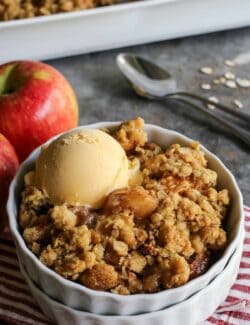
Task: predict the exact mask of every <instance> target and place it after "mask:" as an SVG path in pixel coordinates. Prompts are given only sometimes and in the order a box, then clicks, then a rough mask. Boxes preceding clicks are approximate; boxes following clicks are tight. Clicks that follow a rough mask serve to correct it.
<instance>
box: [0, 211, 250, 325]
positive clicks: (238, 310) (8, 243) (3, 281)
mask: <svg viewBox="0 0 250 325" xmlns="http://www.w3.org/2000/svg"><path fill="white" fill-rule="evenodd" d="M244 211H245V229H246V238H245V241H244V250H243V254H242V258H241V263H240V269H239V273H238V277H237V280H236V282H235V284H234V285H233V286H232V288H231V290H230V292H229V296H228V297H227V299H226V301H225V302H224V303H223V304H222V305H221V306H219V307H218V308H217V310H216V311H215V313H214V314H213V315H212V316H211V317H209V318H208V319H207V320H206V321H205V322H204V325H211V324H217V325H226V324H227V325H243V324H244V325H246V324H250V208H248V207H245V208H244ZM0 320H4V321H6V322H7V323H9V324H15V325H28V324H29V325H33V324H36V325H39V324H41V325H42V324H43V325H44V324H52V322H51V321H50V320H49V319H48V318H47V317H46V316H45V315H44V314H43V312H42V311H41V309H40V307H39V306H38V305H37V304H36V302H35V301H34V299H33V297H32V296H31V293H30V291H29V288H28V286H27V285H26V283H25V281H24V279H23V277H22V275H21V273H20V271H19V267H18V261H17V257H16V253H15V247H14V244H13V242H12V240H11V239H6V238H0Z"/></svg>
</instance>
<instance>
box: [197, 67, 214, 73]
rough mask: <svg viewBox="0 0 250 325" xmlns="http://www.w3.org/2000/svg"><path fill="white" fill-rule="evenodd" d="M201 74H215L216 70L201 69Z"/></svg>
mask: <svg viewBox="0 0 250 325" xmlns="http://www.w3.org/2000/svg"><path fill="white" fill-rule="evenodd" d="M200 72H201V73H204V74H213V72H214V70H213V68H210V67H202V68H200Z"/></svg>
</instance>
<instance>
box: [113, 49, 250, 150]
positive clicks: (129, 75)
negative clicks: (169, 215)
mask: <svg viewBox="0 0 250 325" xmlns="http://www.w3.org/2000/svg"><path fill="white" fill-rule="evenodd" d="M116 60H117V65H118V67H119V69H120V70H121V72H122V73H123V75H124V76H125V77H126V79H127V80H128V81H129V83H130V84H131V86H132V88H133V89H134V91H135V92H136V93H137V95H139V96H141V97H145V98H149V99H155V100H163V99H175V100H179V101H182V102H184V103H186V104H189V105H191V106H192V107H194V108H196V109H199V110H201V111H202V112H203V113H204V114H206V115H207V116H209V117H210V118H212V119H214V120H216V121H217V122H218V121H219V122H220V125H222V126H223V127H224V129H226V130H227V131H228V132H230V133H232V134H233V135H235V136H237V137H238V138H240V139H241V140H242V141H244V142H245V143H246V144H247V145H249V146H250V124H249V122H250V115H248V114H245V113H244V112H238V111H236V110H233V109H232V108H230V107H227V106H225V105H221V104H219V103H214V102H213V101H211V100H209V99H207V98H204V97H201V96H198V95H195V94H192V93H187V92H177V86H176V82H175V80H174V79H173V78H172V77H171V75H170V74H169V73H168V72H167V71H166V70H164V69H163V68H161V67H159V66H158V65H156V64H154V63H152V62H150V61H148V60H146V59H144V58H142V57H139V56H135V55H133V54H127V53H120V54H119V55H118V56H117V59H116ZM194 101H196V102H197V101H198V102H199V103H202V104H210V105H213V106H215V107H216V108H217V109H218V110H220V111H223V112H224V113H227V114H228V116H231V117H232V116H233V117H234V118H237V119H238V121H239V122H241V123H242V124H246V130H244V129H243V126H242V125H241V126H239V125H237V124H236V123H232V122H230V121H228V120H227V119H226V118H224V117H222V116H221V115H220V116H219V115H217V114H216V112H212V111H211V110H208V109H207V108H205V107H204V106H201V105H199V106H198V105H197V103H194ZM224 116H225V114H224Z"/></svg>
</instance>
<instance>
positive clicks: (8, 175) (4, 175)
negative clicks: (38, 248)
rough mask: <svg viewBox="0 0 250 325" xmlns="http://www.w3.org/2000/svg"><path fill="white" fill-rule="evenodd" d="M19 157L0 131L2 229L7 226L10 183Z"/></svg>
mask: <svg viewBox="0 0 250 325" xmlns="http://www.w3.org/2000/svg"><path fill="white" fill-rule="evenodd" d="M18 165H19V163H18V158H17V155H16V152H15V149H14V148H13V146H12V145H11V144H10V142H9V141H8V140H7V139H6V138H5V137H4V136H3V135H2V134H1V133H0V231H1V230H2V229H3V228H4V226H6V224H7V222H6V220H7V218H6V213H5V212H6V211H5V205H6V200H7V197H8V190H9V184H10V182H11V180H12V178H13V176H14V175H15V173H16V170H17V168H18Z"/></svg>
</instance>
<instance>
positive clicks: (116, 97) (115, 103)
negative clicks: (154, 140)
mask: <svg viewBox="0 0 250 325" xmlns="http://www.w3.org/2000/svg"><path fill="white" fill-rule="evenodd" d="M123 51H127V52H133V53H137V54H139V55H143V56H145V57H148V58H150V59H152V60H155V61H156V62H158V63H159V64H161V65H162V66H163V67H165V68H167V69H168V70H169V71H170V72H171V73H172V75H173V76H174V77H175V78H176V80H177V83H178V86H179V88H180V89H181V90H187V91H192V92H196V93H202V94H204V95H210V96H214V95H215V96H217V97H218V98H219V99H220V100H221V101H222V102H224V103H226V104H231V103H232V100H233V99H234V98H238V99H240V100H241V101H242V102H243V103H244V110H246V111H247V110H248V112H249V114H250V96H249V95H250V89H249V88H248V89H236V90H235V89H233V90H231V89H228V88H225V87H224V86H216V88H215V89H213V90H211V91H209V92H208V91H207V92H205V91H201V90H200V83H201V82H202V81H204V82H206V81H208V80H211V77H210V76H205V75H202V74H200V73H199V72H198V70H199V68H200V67H202V66H212V67H214V68H215V69H216V72H217V73H223V72H224V70H225V71H226V70H231V71H233V72H236V73H237V76H239V77H245V78H249V79H250V63H248V64H245V65H241V66H238V67H235V68H232V69H226V67H225V65H224V64H223V61H224V59H231V58H234V57H236V56H237V55H239V54H241V53H246V52H250V29H249V28H245V29H239V30H234V31H227V32H222V33H215V34H209V35H204V36H197V37H190V38H185V39H177V40H173V41H167V42H161V43H154V44H149V45H143V46H138V47H132V48H127V49H123ZM118 53H119V50H114V51H107V52H102V53H96V54H89V55H82V56H76V57H71V58H65V59H59V60H53V61H50V62H49V63H50V64H52V65H54V66H55V67H56V68H57V69H59V70H60V71H61V72H62V73H63V74H64V75H65V76H66V77H67V78H68V79H69V81H70V82H71V83H72V85H73V88H74V89H75V91H76V94H77V96H78V100H79V105H80V124H87V123H92V122H97V121H104V120H105V121H108V120H110V121H114V120H124V119H129V118H132V117H135V116H142V117H143V118H144V119H145V121H146V122H147V123H154V124H158V125H161V126H163V127H166V128H170V129H174V130H176V131H178V132H181V133H183V134H185V135H187V136H189V137H191V138H193V139H196V140H198V141H200V142H201V143H202V144H204V145H205V146H206V147H207V148H208V149H209V150H211V151H212V152H214V153H215V154H217V155H218V156H219V157H220V158H221V159H222V161H223V162H224V163H225V164H226V165H227V166H228V167H229V169H230V170H231V171H232V172H233V174H234V175H235V176H236V178H237V181H238V183H239V186H240V188H241V190H242V192H243V196H244V201H245V204H248V205H250V150H249V149H247V148H246V147H245V146H244V145H242V144H241V143H240V142H239V141H237V140H236V139H234V138H232V137H230V136H228V135H226V133H224V132H221V131H220V130H219V127H218V125H217V126H216V125H214V124H211V123H209V122H208V121H207V120H206V118H204V117H203V115H201V114H198V113H197V112H196V111H194V110H193V109H190V107H188V106H181V105H177V104H173V103H167V102H165V103H160V102H158V103H156V102H152V101H147V100H143V99H140V98H138V97H136V96H135V95H134V94H133V93H132V92H131V91H130V89H129V88H128V85H127V83H126V82H125V80H124V79H123V78H122V76H121V75H120V73H119V71H118V69H117V68H116V65H115V57H116V55H117V54H118ZM249 129H250V126H249Z"/></svg>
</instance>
